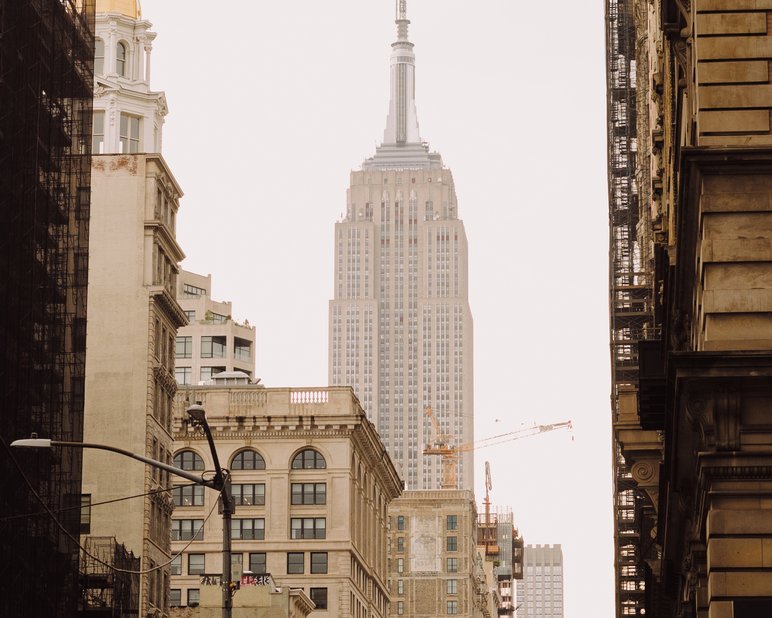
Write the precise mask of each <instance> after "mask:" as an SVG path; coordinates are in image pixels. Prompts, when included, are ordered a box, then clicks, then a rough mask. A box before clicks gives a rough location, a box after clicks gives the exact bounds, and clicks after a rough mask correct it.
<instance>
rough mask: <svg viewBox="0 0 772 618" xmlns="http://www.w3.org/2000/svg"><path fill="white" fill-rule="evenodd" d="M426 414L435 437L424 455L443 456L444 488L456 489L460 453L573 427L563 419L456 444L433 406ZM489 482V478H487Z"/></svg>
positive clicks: (442, 481) (427, 409)
mask: <svg viewBox="0 0 772 618" xmlns="http://www.w3.org/2000/svg"><path fill="white" fill-rule="evenodd" d="M426 416H428V417H429V419H430V420H431V423H432V427H433V428H434V439H433V440H432V442H431V443H430V444H428V445H427V446H426V447H424V455H439V456H440V457H441V458H442V474H441V485H440V486H441V487H442V489H456V477H457V472H456V471H457V469H458V455H459V453H466V452H468V451H473V450H476V449H478V448H485V447H488V446H495V445H497V444H501V443H503V442H509V441H511V440H519V439H520V438H528V437H530V436H535V435H538V434H542V433H546V432H548V431H556V430H558V429H568V430H571V429H573V425H572V424H571V421H561V422H559V423H551V424H549V425H532V426H530V427H524V428H523V429H516V430H515V431H508V432H506V433H500V434H498V435H496V436H490V437H488V438H482V439H480V440H476V441H475V442H465V443H463V444H459V445H458V446H454V445H452V444H451V443H450V439H449V436H447V435H446V434H443V433H442V432H441V431H440V426H439V423H438V422H437V418H436V417H435V416H434V411H433V410H432V408H431V406H427V407H426ZM486 482H487V478H486Z"/></svg>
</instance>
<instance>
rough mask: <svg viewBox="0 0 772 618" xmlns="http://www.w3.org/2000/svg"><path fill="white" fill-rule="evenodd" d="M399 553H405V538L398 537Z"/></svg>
mask: <svg viewBox="0 0 772 618" xmlns="http://www.w3.org/2000/svg"><path fill="white" fill-rule="evenodd" d="M397 551H398V552H403V551H405V537H404V536H398V537H397Z"/></svg>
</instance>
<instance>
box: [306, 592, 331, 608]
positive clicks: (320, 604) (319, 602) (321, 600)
mask: <svg viewBox="0 0 772 618" xmlns="http://www.w3.org/2000/svg"><path fill="white" fill-rule="evenodd" d="M310 592H311V595H310V596H311V600H312V601H313V602H314V603H316V609H327V588H311V591H310Z"/></svg>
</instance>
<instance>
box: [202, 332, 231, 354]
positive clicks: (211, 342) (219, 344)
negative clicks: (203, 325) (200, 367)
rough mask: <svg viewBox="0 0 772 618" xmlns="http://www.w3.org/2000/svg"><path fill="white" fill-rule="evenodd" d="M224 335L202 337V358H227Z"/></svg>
mask: <svg viewBox="0 0 772 618" xmlns="http://www.w3.org/2000/svg"><path fill="white" fill-rule="evenodd" d="M225 342H226V338H225V337H224V336H216V337H214V336H209V335H208V336H205V337H201V358H225Z"/></svg>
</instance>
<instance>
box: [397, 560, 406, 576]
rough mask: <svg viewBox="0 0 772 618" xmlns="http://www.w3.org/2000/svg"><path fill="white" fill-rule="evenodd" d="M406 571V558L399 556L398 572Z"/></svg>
mask: <svg viewBox="0 0 772 618" xmlns="http://www.w3.org/2000/svg"><path fill="white" fill-rule="evenodd" d="M404 572H405V559H404V558H397V573H404Z"/></svg>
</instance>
